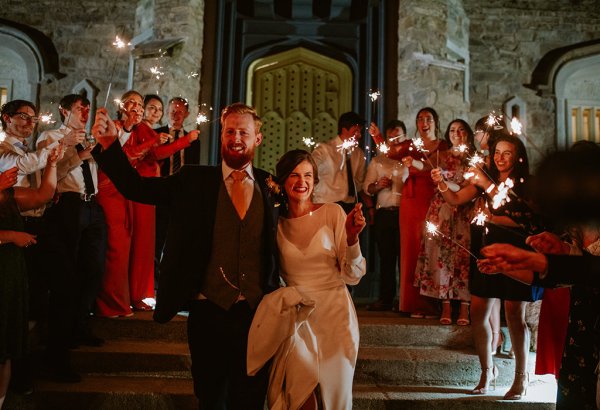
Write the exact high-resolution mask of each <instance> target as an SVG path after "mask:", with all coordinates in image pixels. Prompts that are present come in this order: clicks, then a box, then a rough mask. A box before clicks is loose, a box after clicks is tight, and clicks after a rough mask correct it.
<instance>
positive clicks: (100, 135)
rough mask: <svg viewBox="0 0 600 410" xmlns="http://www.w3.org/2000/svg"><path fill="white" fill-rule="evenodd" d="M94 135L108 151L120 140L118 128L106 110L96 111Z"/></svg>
mask: <svg viewBox="0 0 600 410" xmlns="http://www.w3.org/2000/svg"><path fill="white" fill-rule="evenodd" d="M92 135H93V136H94V138H95V139H96V141H97V142H98V144H100V145H101V146H102V148H104V149H107V148H108V147H109V146H110V145H111V144H112V143H114V142H115V140H116V139H117V138H118V130H117V126H116V125H115V123H114V121H113V120H111V119H110V117H109V115H108V111H107V110H106V108H99V109H98V110H97V111H96V118H95V120H94V126H93V127H92Z"/></svg>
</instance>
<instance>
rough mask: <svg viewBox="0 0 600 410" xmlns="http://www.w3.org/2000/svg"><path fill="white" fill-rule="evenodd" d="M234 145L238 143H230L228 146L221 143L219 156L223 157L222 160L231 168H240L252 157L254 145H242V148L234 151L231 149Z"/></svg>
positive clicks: (250, 160)
mask: <svg viewBox="0 0 600 410" xmlns="http://www.w3.org/2000/svg"><path fill="white" fill-rule="evenodd" d="M235 145H239V144H231V145H230V146H225V145H222V146H221V156H222V157H223V161H225V163H226V164H227V165H229V167H231V168H233V169H242V167H243V166H245V165H246V164H248V163H250V162H252V160H253V159H254V146H252V147H248V146H244V149H243V150H241V151H235V150H233V149H232V147H233V146H235Z"/></svg>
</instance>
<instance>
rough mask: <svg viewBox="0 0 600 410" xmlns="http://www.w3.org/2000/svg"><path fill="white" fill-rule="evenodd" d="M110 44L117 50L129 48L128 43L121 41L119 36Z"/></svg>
mask: <svg viewBox="0 0 600 410" xmlns="http://www.w3.org/2000/svg"><path fill="white" fill-rule="evenodd" d="M112 44H113V46H115V47H116V48H118V49H121V48H125V47H126V46H130V45H131V43H130V42H127V43H125V41H124V40H122V39H121V38H120V37H119V36H117V37H116V38H115V41H113V43H112Z"/></svg>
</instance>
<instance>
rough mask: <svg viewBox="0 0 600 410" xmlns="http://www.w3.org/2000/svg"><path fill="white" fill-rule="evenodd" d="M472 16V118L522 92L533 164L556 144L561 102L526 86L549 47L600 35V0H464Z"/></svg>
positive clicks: (499, 106)
mask: <svg viewBox="0 0 600 410" xmlns="http://www.w3.org/2000/svg"><path fill="white" fill-rule="evenodd" d="M463 3H464V8H465V11H466V12H467V14H468V16H469V18H470V21H471V31H470V47H469V48H470V53H471V67H470V69H471V92H470V95H471V114H470V121H471V123H472V122H473V121H474V120H476V119H477V118H478V117H479V116H481V115H482V114H485V113H486V112H488V111H490V110H492V109H494V110H496V111H498V110H501V108H502V104H503V103H504V101H506V100H507V99H509V98H511V97H513V96H518V97H520V98H521V99H522V100H523V101H524V102H525V104H526V106H527V124H528V128H527V130H526V132H527V136H528V138H529V139H530V141H528V142H529V143H528V152H529V155H530V157H531V159H532V161H531V162H532V163H534V164H535V163H536V162H537V160H539V158H540V157H541V154H540V153H539V152H537V150H536V149H535V148H534V147H533V144H535V146H536V147H538V148H539V149H540V150H541V151H542V152H545V151H546V150H549V149H554V148H555V135H556V121H555V103H554V100H553V98H551V97H540V96H537V95H536V94H535V92H534V91H533V90H530V89H528V88H526V87H524V84H528V83H529V82H530V80H531V73H532V72H533V70H534V68H535V67H536V65H537V63H538V62H539V60H540V58H542V57H543V56H544V54H546V53H547V52H548V51H550V50H553V49H555V48H558V47H563V46H568V45H571V44H575V43H579V42H582V41H587V40H591V39H594V38H599V37H600V7H598V2H597V1H594V0H580V1H558V0H555V1H548V0H529V1H519V2H514V1H509V0H506V1H503V0H492V1H486V2H480V1H478V0H463Z"/></svg>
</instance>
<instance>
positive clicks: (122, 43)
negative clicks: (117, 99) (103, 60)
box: [104, 36, 131, 108]
mask: <svg viewBox="0 0 600 410" xmlns="http://www.w3.org/2000/svg"><path fill="white" fill-rule="evenodd" d="M112 44H113V46H115V48H116V49H117V52H118V51H119V50H121V49H123V48H125V47H126V46H130V45H131V43H129V42H128V43H125V41H123V40H121V39H120V38H119V36H117V37H116V38H115V41H114V42H113V43H112ZM118 57H119V54H118V53H117V54H115V58H114V60H113V65H112V69H111V71H110V77H109V80H108V89H107V90H106V98H105V99H104V107H105V108H106V104H108V96H109V95H110V89H111V88H112V80H113V76H114V75H115V68H116V66H117V58H118Z"/></svg>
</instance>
